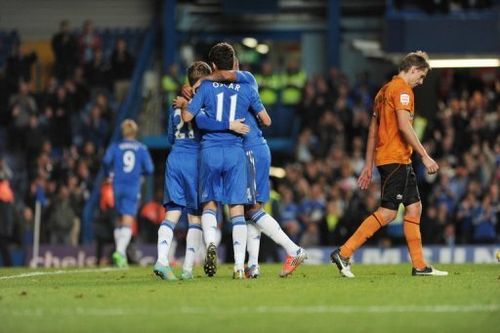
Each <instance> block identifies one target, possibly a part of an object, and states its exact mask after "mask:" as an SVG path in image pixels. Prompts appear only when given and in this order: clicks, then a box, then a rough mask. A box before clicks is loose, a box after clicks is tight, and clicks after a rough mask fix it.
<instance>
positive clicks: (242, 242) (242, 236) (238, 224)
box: [231, 215, 247, 270]
mask: <svg viewBox="0 0 500 333" xmlns="http://www.w3.org/2000/svg"><path fill="white" fill-rule="evenodd" d="M231 224H232V225H233V250H234V266H235V268H236V269H238V270H239V269H241V270H242V269H243V267H244V265H245V252H246V249H247V223H246V222H245V217H244V216H243V215H237V216H234V217H231Z"/></svg>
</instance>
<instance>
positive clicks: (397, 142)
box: [374, 76, 415, 165]
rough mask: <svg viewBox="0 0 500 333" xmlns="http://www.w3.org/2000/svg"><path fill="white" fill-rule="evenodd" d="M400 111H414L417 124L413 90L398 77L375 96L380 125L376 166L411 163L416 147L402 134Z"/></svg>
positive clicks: (375, 110) (412, 113) (375, 108)
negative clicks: (399, 119) (400, 130)
mask: <svg viewBox="0 0 500 333" xmlns="http://www.w3.org/2000/svg"><path fill="white" fill-rule="evenodd" d="M397 110H407V111H408V112H410V114H411V119H412V122H413V116H414V113H415V111H414V98H413V90H412V89H411V87H410V86H409V85H408V84H407V83H406V82H405V81H404V80H403V79H402V78H400V77H399V76H394V77H393V78H392V80H391V81H390V82H388V83H387V84H386V85H384V86H383V87H382V88H381V89H380V90H379V92H378V93H377V96H375V103H374V114H375V116H376V117H377V122H378V133H377V139H378V140H377V145H376V147H375V165H384V164H390V163H399V164H409V163H411V154H412V148H411V146H410V145H409V144H408V143H407V142H406V140H405V139H404V138H403V137H402V135H401V133H400V132H399V127H398V116H397Z"/></svg>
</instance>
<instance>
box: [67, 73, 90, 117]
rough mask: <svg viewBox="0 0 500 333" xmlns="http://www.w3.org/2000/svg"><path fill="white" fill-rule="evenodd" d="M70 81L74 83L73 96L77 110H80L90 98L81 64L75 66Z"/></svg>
mask: <svg viewBox="0 0 500 333" xmlns="http://www.w3.org/2000/svg"><path fill="white" fill-rule="evenodd" d="M71 82H72V83H73V84H74V92H73V98H74V102H75V107H76V109H77V110H81V109H82V108H83V106H84V105H85V103H86V102H88V100H89V99H90V89H89V86H88V84H87V81H86V79H85V71H84V68H83V67H82V66H78V67H76V68H75V71H74V73H73V79H72V80H71Z"/></svg>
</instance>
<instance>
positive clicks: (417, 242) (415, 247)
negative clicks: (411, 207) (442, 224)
mask: <svg viewBox="0 0 500 333" xmlns="http://www.w3.org/2000/svg"><path fill="white" fill-rule="evenodd" d="M403 230H404V234H405V238H406V244H407V245H408V251H409V252H410V258H411V262H412V264H413V267H415V268H416V269H423V268H425V267H426V266H427V265H426V263H425V261H424V255H423V250H422V238H421V236H420V217H418V216H405V218H404V225H403Z"/></svg>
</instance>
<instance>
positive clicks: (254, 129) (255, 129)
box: [236, 71, 267, 149]
mask: <svg viewBox="0 0 500 333" xmlns="http://www.w3.org/2000/svg"><path fill="white" fill-rule="evenodd" d="M236 81H237V83H247V84H250V86H251V87H252V88H253V89H255V91H257V92H258V91H259V86H258V84H257V80H255V77H254V76H253V75H252V73H250V72H247V71H237V72H236ZM263 109H264V107H262V109H260V110H256V111H255V112H256V113H258V112H260V111H262V110H263ZM245 124H247V125H248V126H249V127H250V132H249V133H248V134H246V135H245V136H244V137H243V146H244V147H245V149H246V148H247V147H251V146H255V145H259V144H266V143H267V141H266V139H265V138H264V136H263V135H262V130H261V128H260V126H259V122H258V120H257V117H256V116H255V114H251V115H249V117H247V118H245Z"/></svg>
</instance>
